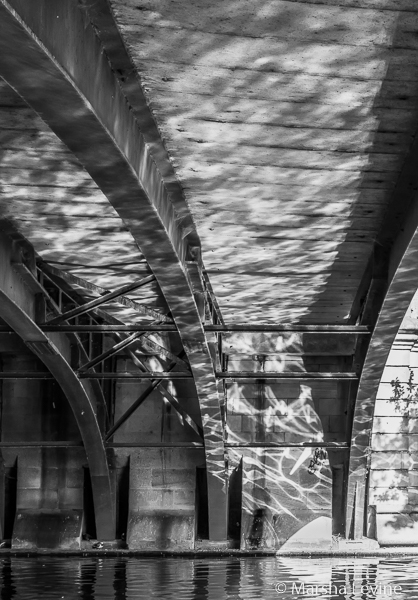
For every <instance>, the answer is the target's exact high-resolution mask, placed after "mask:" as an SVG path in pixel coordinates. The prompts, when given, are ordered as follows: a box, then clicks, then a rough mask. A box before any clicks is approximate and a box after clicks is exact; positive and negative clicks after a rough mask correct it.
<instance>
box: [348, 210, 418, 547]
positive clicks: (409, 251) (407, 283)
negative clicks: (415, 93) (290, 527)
mask: <svg viewBox="0 0 418 600" xmlns="http://www.w3.org/2000/svg"><path fill="white" fill-rule="evenodd" d="M405 222H406V223H407V227H405V228H404V229H403V230H401V232H400V234H399V235H398V237H397V239H396V241H395V243H394V244H393V246H392V250H391V253H390V257H389V261H388V265H389V277H388V280H389V282H390V283H389V286H388V289H387V293H386V296H385V299H384V301H383V305H382V308H381V310H380V313H379V317H378V319H377V323H376V326H375V328H374V332H373V335H372V337H371V340H370V345H369V348H368V351H367V355H366V359H365V362H364V367H363V370H362V375H361V378H360V382H359V389H358V393H357V398H356V403H355V409H354V416H353V427H352V435H351V452H350V463H349V478H348V491H347V512H346V535H347V537H348V536H349V535H352V536H354V538H355V539H358V538H361V537H362V536H363V535H364V526H365V510H366V506H365V499H366V487H367V485H366V482H367V476H368V468H369V458H370V443H371V432H372V426H373V416H374V408H375V403H376V395H377V391H378V386H379V382H380V380H381V377H382V375H383V371H384V369H385V366H386V362H387V358H388V355H389V352H390V349H391V347H392V344H393V342H394V340H395V337H396V334H397V333H398V330H399V328H400V326H401V323H402V320H403V318H404V316H405V313H406V311H407V310H408V307H409V305H410V303H411V301H412V299H413V297H414V294H415V293H416V290H417V281H418V231H417V225H418V210H417V206H416V202H414V203H412V205H411V207H410V210H409V213H408V215H407V216H406V219H405Z"/></svg>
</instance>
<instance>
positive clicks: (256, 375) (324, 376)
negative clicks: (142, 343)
mask: <svg viewBox="0 0 418 600" xmlns="http://www.w3.org/2000/svg"><path fill="white" fill-rule="evenodd" d="M76 375H77V376H78V377H79V379H192V378H193V375H192V374H191V373H190V372H189V373H188V372H186V371H172V372H168V371H149V372H148V373H145V372H143V373H85V372H81V373H80V372H77V373H76ZM216 377H217V378H218V379H226V380H231V381H241V380H243V379H246V380H254V379H268V380H273V379H274V380H277V381H283V380H295V379H309V380H331V381H333V380H334V381H341V380H353V379H358V376H357V375H356V374H355V373H316V372H315V373H306V372H303V373H294V372H292V371H283V372H281V373H274V372H268V373H265V372H264V371H258V372H257V371H256V372H252V371H239V372H236V373H233V372H230V373H228V372H226V371H218V372H217V373H216ZM1 379H54V376H53V375H51V373H46V372H42V371H9V372H7V371H2V372H0V380H1Z"/></svg>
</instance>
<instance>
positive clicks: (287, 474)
mask: <svg viewBox="0 0 418 600" xmlns="http://www.w3.org/2000/svg"><path fill="white" fill-rule="evenodd" d="M311 456H312V453H311V449H309V448H308V449H304V448H290V447H288V448H280V449H278V448H274V449H272V448H269V449H261V448H254V449H246V450H244V451H243V484H242V517H241V548H242V549H257V548H258V549H273V548H277V549H279V548H282V549H286V548H292V549H294V548H296V549H298V548H299V549H301V548H305V549H306V548H307V547H311V548H312V549H313V548H321V549H323V550H327V549H329V548H330V546H331V534H332V531H331V529H332V528H331V522H332V483H331V472H330V469H329V465H328V463H326V464H325V465H324V466H323V468H322V469H321V471H320V473H319V477H318V476H316V475H313V474H311V473H309V472H308V466H309V462H310V459H311Z"/></svg>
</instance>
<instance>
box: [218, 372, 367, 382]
mask: <svg viewBox="0 0 418 600" xmlns="http://www.w3.org/2000/svg"><path fill="white" fill-rule="evenodd" d="M216 377H218V378H219V379H232V380H241V379H277V380H280V381H282V380H283V379H311V380H312V379H321V380H323V379H325V380H336V381H339V380H342V379H358V375H356V373H320V372H306V371H302V372H297V371H282V372H281V373H278V372H274V371H268V372H265V371H255V372H254V371H236V372H233V371H229V372H228V371H217V372H216Z"/></svg>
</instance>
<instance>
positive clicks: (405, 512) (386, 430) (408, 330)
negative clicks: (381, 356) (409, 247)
mask: <svg viewBox="0 0 418 600" xmlns="http://www.w3.org/2000/svg"><path fill="white" fill-rule="evenodd" d="M417 306H418V303H417V297H416V296H415V297H414V299H413V300H412V302H411V304H410V306H409V309H408V311H407V313H406V315H405V317H404V319H403V321H402V325H401V328H402V333H398V335H397V336H396V338H395V341H394V343H393V344H392V347H391V350H390V353H389V356H388V359H387V362H386V366H385V368H384V370H383V374H382V378H381V381H380V384H379V387H378V390H377V394H376V403H375V410H374V415H373V422H372V432H371V433H372V435H371V456H370V458H369V461H368V467H369V470H370V474H369V492H368V498H369V504H370V505H374V506H375V507H376V513H377V514H376V530H377V540H378V541H379V543H380V544H382V545H396V544H398V545H399V544H402V545H409V544H411V545H414V544H416V521H417V519H418V470H417V469H418V426H417V423H418V421H417V405H416V402H415V401H414V399H410V400H408V399H407V396H408V393H409V387H408V381H409V377H410V373H412V374H413V381H412V383H413V385H415V375H416V367H417V360H416V356H417V335H416V329H417V325H418V321H417ZM395 379H398V382H399V384H400V385H402V386H403V394H402V396H403V398H399V399H398V400H395V398H394V396H395V391H394V387H393V385H392V383H391V382H393V381H394V380H395ZM414 389H415V388H414ZM413 391H414V390H413Z"/></svg>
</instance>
